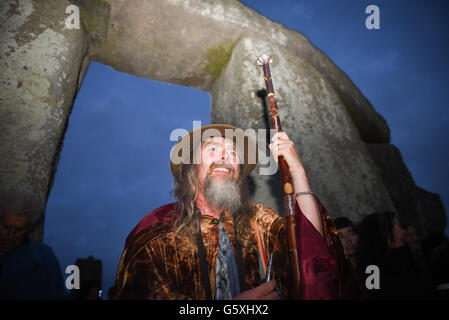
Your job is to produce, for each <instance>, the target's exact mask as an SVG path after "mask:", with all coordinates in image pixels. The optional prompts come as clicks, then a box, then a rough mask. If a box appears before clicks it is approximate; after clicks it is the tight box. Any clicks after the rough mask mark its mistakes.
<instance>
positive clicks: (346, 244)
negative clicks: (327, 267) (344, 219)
mask: <svg viewBox="0 0 449 320" xmlns="http://www.w3.org/2000/svg"><path fill="white" fill-rule="evenodd" d="M337 232H338V237H339V238H340V241H341V244H342V246H343V249H344V251H345V255H346V256H353V255H355V254H356V253H357V249H358V243H359V236H358V234H357V233H356V232H355V231H354V228H352V227H351V226H348V227H344V228H341V229H337Z"/></svg>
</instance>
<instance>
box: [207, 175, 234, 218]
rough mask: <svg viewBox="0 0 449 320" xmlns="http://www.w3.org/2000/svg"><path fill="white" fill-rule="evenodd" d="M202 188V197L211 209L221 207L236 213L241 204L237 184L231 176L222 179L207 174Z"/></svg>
mask: <svg viewBox="0 0 449 320" xmlns="http://www.w3.org/2000/svg"><path fill="white" fill-rule="evenodd" d="M204 189H205V192H204V198H205V200H206V201H207V203H208V205H209V206H210V207H212V208H213V209H221V208H223V210H229V211H231V212H232V213H236V212H237V211H238V210H239V209H240V207H241V205H242V203H241V195H240V188H239V185H238V184H237V182H236V181H235V180H234V179H232V178H231V179H226V180H223V179H216V178H214V177H212V176H207V177H206V180H205V182H204Z"/></svg>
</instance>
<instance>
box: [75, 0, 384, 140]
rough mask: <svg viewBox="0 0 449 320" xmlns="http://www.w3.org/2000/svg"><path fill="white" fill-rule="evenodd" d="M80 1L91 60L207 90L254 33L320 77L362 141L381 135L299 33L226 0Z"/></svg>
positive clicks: (352, 89)
mask: <svg viewBox="0 0 449 320" xmlns="http://www.w3.org/2000/svg"><path fill="white" fill-rule="evenodd" d="M72 2H74V3H76V4H79V5H80V6H81V7H82V14H81V16H82V20H83V23H84V25H85V27H86V29H87V31H88V32H89V34H90V39H91V46H90V55H91V56H92V59H93V60H96V61H99V62H102V63H104V64H107V65H110V66H112V67H113V68H115V69H116V70H119V71H123V72H127V73H130V74H134V75H136V76H140V77H143V78H149V79H153V80H158V81H164V82H170V83H175V84H180V85H185V86H192V87H195V88H198V89H200V90H205V91H209V90H210V89H211V88H212V86H213V84H214V81H215V79H216V78H217V77H218V76H219V75H220V73H221V71H222V69H223V67H224V66H225V65H226V62H227V61H228V59H229V57H230V54H231V52H232V50H233V47H234V46H235V45H236V43H237V42H238V41H239V40H240V39H242V38H244V37H255V38H258V39H261V40H266V41H269V42H272V43H275V44H277V45H279V46H282V47H285V48H286V49H288V50H290V51H291V52H292V53H294V54H295V55H297V56H299V57H301V58H303V59H305V60H307V61H308V62H309V63H310V64H311V65H312V66H314V67H315V68H316V69H317V70H318V71H319V72H320V73H321V74H322V76H323V77H325V78H327V79H328V81H329V83H330V84H331V85H332V86H333V88H334V90H335V91H336V92H337V93H338V94H339V95H340V98H341V101H342V102H343V104H344V105H345V107H346V108H347V110H348V113H349V115H350V116H351V117H352V118H353V122H354V124H355V126H356V128H357V130H358V131H359V134H360V135H361V137H362V139H363V140H364V141H366V142H372V143H376V142H377V143H380V142H384V143H386V142H389V140H390V131H389V128H388V126H387V124H386V122H385V120H384V119H383V118H382V117H381V116H380V115H379V114H378V113H377V112H376V111H375V110H374V109H373V107H372V105H371V104H370V103H369V101H368V100H367V99H366V98H365V97H364V96H363V95H362V93H361V92H360V91H359V90H358V89H357V87H356V86H355V85H354V84H353V83H352V81H351V80H350V79H349V78H348V77H347V76H346V74H344V72H342V71H341V70H340V69H339V68H338V67H337V66H336V65H335V64H334V63H332V61H331V60H330V59H329V58H327V57H326V56H325V55H324V54H323V53H322V52H321V51H320V50H318V49H317V48H315V47H314V46H313V45H312V44H311V43H310V42H309V41H308V39H307V38H306V37H305V36H304V35H302V34H301V33H299V32H297V31H294V30H290V29H287V28H285V27H284V26H283V25H281V24H279V23H276V22H274V21H271V20H269V19H268V18H266V17H264V16H262V15H260V14H259V13H257V12H256V11H254V10H252V9H251V8H249V7H246V6H245V5H243V4H242V3H240V2H239V1H233V0H214V1H203V0H201V1H200V0H153V1H128V0H72Z"/></svg>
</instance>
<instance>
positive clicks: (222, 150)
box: [197, 137, 242, 212]
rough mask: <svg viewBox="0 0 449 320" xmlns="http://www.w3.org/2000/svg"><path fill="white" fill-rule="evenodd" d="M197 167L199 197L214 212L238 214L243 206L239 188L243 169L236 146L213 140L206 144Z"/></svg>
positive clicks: (220, 140)
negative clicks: (223, 211) (224, 211)
mask: <svg viewBox="0 0 449 320" xmlns="http://www.w3.org/2000/svg"><path fill="white" fill-rule="evenodd" d="M197 156H201V158H200V161H199V162H200V164H199V167H198V171H197V174H198V183H199V190H198V193H199V194H198V197H200V198H204V199H205V201H206V203H207V204H208V206H209V207H210V208H212V209H214V210H217V211H222V210H229V211H231V212H237V211H238V210H239V209H240V207H241V205H242V202H241V200H242V193H241V192H242V190H241V189H240V187H241V186H240V185H239V177H240V172H239V170H240V167H239V162H238V156H237V154H236V152H235V145H234V143H232V142H231V141H230V140H227V139H224V138H221V137H213V138H210V139H209V140H207V141H206V142H204V143H203V145H202V146H201V151H198V152H197Z"/></svg>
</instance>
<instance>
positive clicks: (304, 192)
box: [293, 191, 315, 198]
mask: <svg viewBox="0 0 449 320" xmlns="http://www.w3.org/2000/svg"><path fill="white" fill-rule="evenodd" d="M305 194H311V195H313V196H315V193H313V192H312V191H301V192H296V193H295V194H294V195H293V197H295V198H296V197H299V196H303V195H305Z"/></svg>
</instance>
